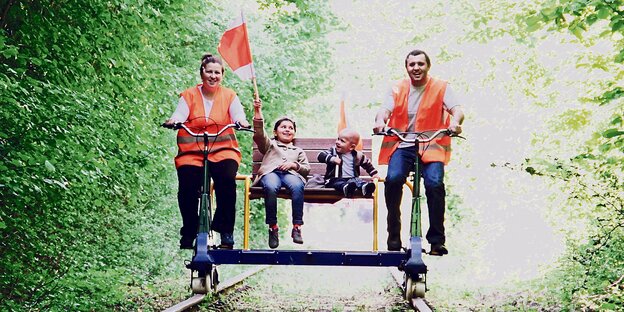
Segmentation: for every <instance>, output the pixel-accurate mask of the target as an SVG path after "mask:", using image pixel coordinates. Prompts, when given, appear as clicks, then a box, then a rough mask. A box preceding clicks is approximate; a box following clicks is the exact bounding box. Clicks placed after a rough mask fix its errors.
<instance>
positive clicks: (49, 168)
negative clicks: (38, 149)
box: [44, 160, 56, 172]
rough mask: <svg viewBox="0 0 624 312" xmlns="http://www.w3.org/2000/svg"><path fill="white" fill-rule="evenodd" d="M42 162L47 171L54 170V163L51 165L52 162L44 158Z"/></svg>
mask: <svg viewBox="0 0 624 312" xmlns="http://www.w3.org/2000/svg"><path fill="white" fill-rule="evenodd" d="M44 164H45V167H46V169H47V170H48V171H50V172H54V171H56V168H54V165H52V163H50V162H49V161H47V160H46V161H45V163H44Z"/></svg>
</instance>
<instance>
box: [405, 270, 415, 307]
mask: <svg viewBox="0 0 624 312" xmlns="http://www.w3.org/2000/svg"><path fill="white" fill-rule="evenodd" d="M403 295H404V296H405V300H407V301H410V300H412V298H413V297H412V296H413V295H414V281H412V278H411V277H409V276H407V274H406V275H405V291H404V292H403Z"/></svg>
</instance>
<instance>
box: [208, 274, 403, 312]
mask: <svg viewBox="0 0 624 312" xmlns="http://www.w3.org/2000/svg"><path fill="white" fill-rule="evenodd" d="M199 310H200V311H409V307H408V306H407V305H406V304H405V303H403V300H402V299H401V294H400V291H399V290H398V288H397V287H396V284H395V282H394V281H393V280H392V277H391V276H390V274H389V273H388V271H387V269H386V268H368V267H364V268H353V267H311V266H310V267H302V266H274V267H271V268H269V269H267V270H265V271H264V272H262V273H261V274H259V275H257V276H254V277H252V278H251V279H250V280H249V281H247V282H246V283H244V284H243V285H242V286H240V287H239V288H238V289H236V290H234V291H231V292H229V293H228V294H227V295H221V296H220V297H219V298H218V299H217V302H216V306H215V305H213V306H212V307H211V308H206V307H200V309H199Z"/></svg>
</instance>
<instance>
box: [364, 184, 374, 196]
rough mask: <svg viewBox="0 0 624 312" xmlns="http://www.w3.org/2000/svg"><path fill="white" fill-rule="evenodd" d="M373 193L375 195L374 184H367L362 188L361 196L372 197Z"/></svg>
mask: <svg viewBox="0 0 624 312" xmlns="http://www.w3.org/2000/svg"><path fill="white" fill-rule="evenodd" d="M373 193H375V183H373V182H368V183H366V184H364V185H363V186H362V195H364V197H372V196H373Z"/></svg>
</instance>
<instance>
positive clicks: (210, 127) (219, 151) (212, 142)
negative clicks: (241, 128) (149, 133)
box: [175, 84, 241, 168]
mask: <svg viewBox="0 0 624 312" xmlns="http://www.w3.org/2000/svg"><path fill="white" fill-rule="evenodd" d="M200 86H201V84H198V85H197V86H195V87H192V88H189V89H186V90H185V91H184V92H182V93H181V94H180V96H182V97H183V98H184V100H185V101H186V104H187V105H188V106H189V117H188V119H187V123H186V126H187V127H188V128H189V129H191V131H193V132H196V133H200V132H204V131H207V132H208V133H217V132H218V131H219V130H221V129H222V128H223V126H225V125H227V124H229V123H231V122H232V118H231V117H230V104H232V101H233V100H234V98H235V97H236V93H235V92H234V91H233V90H231V89H228V88H225V87H222V86H219V87H218V88H217V90H216V92H215V95H214V100H213V103H212V108H211V109H210V115H206V112H205V110H204V101H203V98H202V95H201V91H200V89H199V87H200ZM206 116H208V118H206ZM203 150H204V139H203V138H195V137H192V136H191V135H189V134H188V133H187V132H186V131H185V130H183V129H180V130H178V155H177V156H176V157H175V165H176V168H179V167H180V166H184V165H190V166H198V167H201V166H203V163H202V161H203ZM208 151H209V154H208V160H210V161H211V162H218V161H221V160H224V159H233V160H235V161H236V162H237V163H239V164H240V161H241V152H240V149H239V148H238V141H236V135H235V134H234V130H233V129H231V128H230V129H228V130H226V131H225V132H223V133H222V134H221V135H220V136H218V137H216V138H209V139H208Z"/></svg>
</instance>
